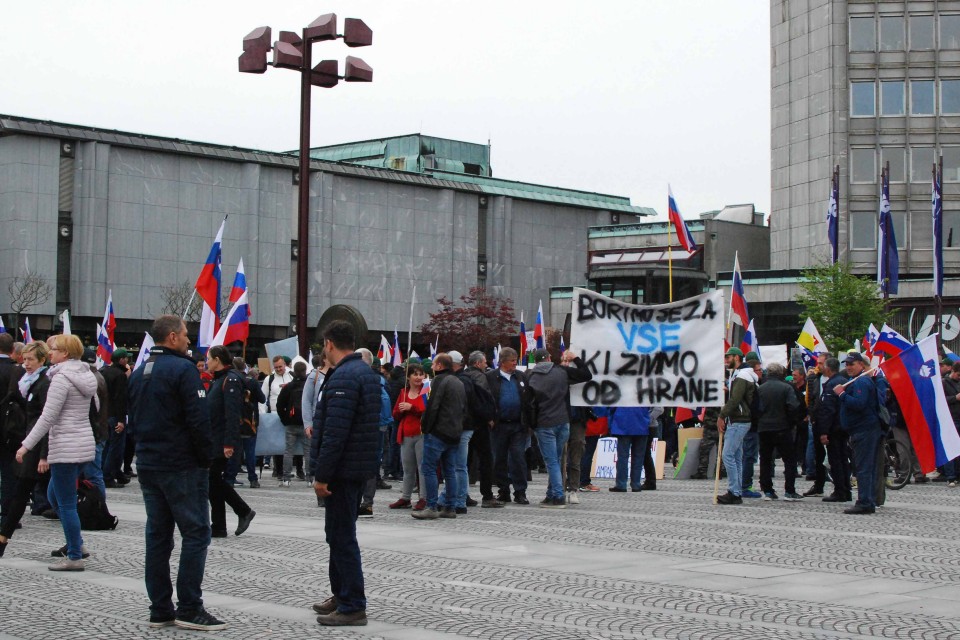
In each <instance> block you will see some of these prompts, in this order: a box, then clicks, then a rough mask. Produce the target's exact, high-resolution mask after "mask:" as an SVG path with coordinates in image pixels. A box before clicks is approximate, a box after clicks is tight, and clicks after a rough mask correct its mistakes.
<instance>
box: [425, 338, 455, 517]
mask: <svg viewBox="0 0 960 640" xmlns="http://www.w3.org/2000/svg"><path fill="white" fill-rule="evenodd" d="M433 371H434V372H435V373H436V374H437V376H436V377H435V378H434V379H433V383H432V384H431V385H430V399H429V400H428V401H427V410H426V412H425V413H424V414H423V419H422V420H421V422H420V428H421V430H422V431H423V460H422V462H421V463H420V475H421V477H422V478H423V485H424V488H425V489H426V491H427V495H426V496H424V497H425V498H426V499H427V506H426V508H425V509H424V510H423V511H414V512H413V514H412V515H413V517H414V518H416V519H417V520H436V519H437V518H456V517H457V512H456V509H455V508H454V506H453V505H451V504H449V503H448V504H447V505H446V506H445V507H444V508H443V510H442V511H438V510H437V497H438V496H437V494H438V492H439V481H438V480H437V463H438V462H439V463H440V464H441V465H442V466H443V482H444V485H445V487H444V491H445V492H446V495H448V496H451V495H452V496H456V495H458V492H459V489H458V480H459V479H458V478H457V471H456V467H457V463H456V461H457V452H458V450H459V448H460V437H461V435H462V434H463V423H464V421H465V420H467V392H466V390H465V389H464V388H463V382H461V381H460V380H459V379H458V378H457V376H456V375H454V373H453V359H452V358H451V357H450V355H449V354H446V353H439V354H437V357H436V358H434V360H433Z"/></svg>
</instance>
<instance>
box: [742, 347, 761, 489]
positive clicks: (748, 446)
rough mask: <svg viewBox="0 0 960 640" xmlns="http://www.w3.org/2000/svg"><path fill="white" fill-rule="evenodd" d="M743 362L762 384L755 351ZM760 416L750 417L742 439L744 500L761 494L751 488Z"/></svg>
mask: <svg viewBox="0 0 960 640" xmlns="http://www.w3.org/2000/svg"><path fill="white" fill-rule="evenodd" d="M743 361H744V362H745V363H747V364H748V365H749V366H750V367H752V368H753V372H754V373H755V374H757V381H758V384H761V385H762V384H763V380H764V379H763V364H762V363H761V362H760V354H758V353H757V352H756V351H748V352H747V353H746V354H744V356H743ZM759 420H760V416H755V415H751V416H750V432H749V433H747V436H746V437H745V438H744V439H743V478H742V480H741V482H743V493H742V494H741V495H742V497H744V498H759V497H761V493H760V492H759V491H755V490H754V488H753V470H754V467H755V466H756V464H757V455H758V454H759V453H760V429H759V426H758V425H759Z"/></svg>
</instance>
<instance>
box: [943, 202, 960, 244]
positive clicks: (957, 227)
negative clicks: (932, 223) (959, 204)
mask: <svg viewBox="0 0 960 640" xmlns="http://www.w3.org/2000/svg"><path fill="white" fill-rule="evenodd" d="M942 238H943V248H944V249H956V248H957V247H960V211H944V212H943V236H942Z"/></svg>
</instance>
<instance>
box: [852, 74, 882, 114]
mask: <svg viewBox="0 0 960 640" xmlns="http://www.w3.org/2000/svg"><path fill="white" fill-rule="evenodd" d="M875 93H876V83H875V82H851V83H850V115H851V116H854V117H856V116H861V117H867V116H868V117H873V116H875V115H877V104H876V102H877V101H876V97H875V95H874V94H875Z"/></svg>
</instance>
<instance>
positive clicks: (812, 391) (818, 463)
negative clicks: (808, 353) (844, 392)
mask: <svg viewBox="0 0 960 640" xmlns="http://www.w3.org/2000/svg"><path fill="white" fill-rule="evenodd" d="M827 357H828V356H827V354H825V353H819V354H817V366H816V367H813V368H811V369H810V370H808V371H807V414H808V415H809V416H810V441H811V445H810V451H809V453H808V454H807V456H808V458H809V457H810V455H812V456H813V476H812V477H810V476H809V475H808V477H807V480H813V486H811V487H810V488H809V489H807V490H806V491H804V492H803V496H804V497H805V498H811V497H816V496H822V495H823V487H824V485H825V484H826V482H827V467H826V466H825V465H824V461H825V460H828V458H827V447H826V445H824V444H823V443H822V442H821V441H820V435H821V434H823V433H827V432H828V431H829V429H820V430H818V427H817V420H818V419H819V416H820V399H821V398H822V397H823V387H824V385H825V383H826V382H827V380H829V379H830V376H828V375H827V374H826V371H825V369H824V363H825V362H826V361H827ZM838 363H839V361H838ZM838 366H839V364H838ZM837 411H839V405H838V406H837ZM838 419H839V418H838ZM807 462H808V464H809V460H808V461H807Z"/></svg>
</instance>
